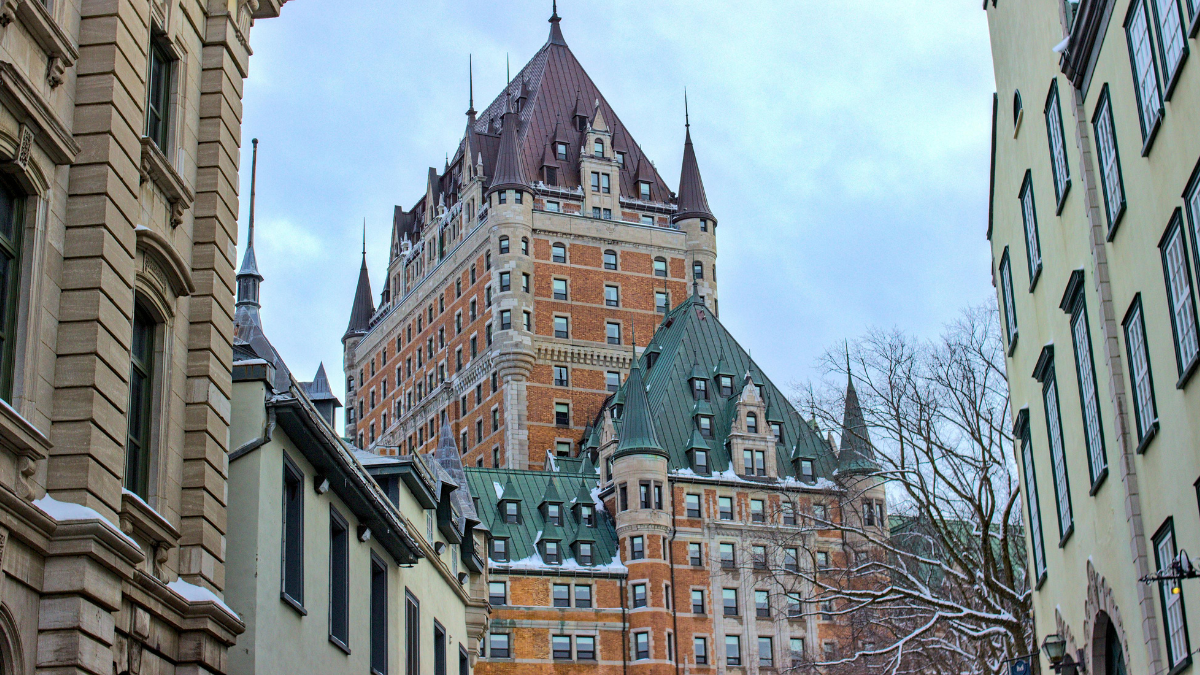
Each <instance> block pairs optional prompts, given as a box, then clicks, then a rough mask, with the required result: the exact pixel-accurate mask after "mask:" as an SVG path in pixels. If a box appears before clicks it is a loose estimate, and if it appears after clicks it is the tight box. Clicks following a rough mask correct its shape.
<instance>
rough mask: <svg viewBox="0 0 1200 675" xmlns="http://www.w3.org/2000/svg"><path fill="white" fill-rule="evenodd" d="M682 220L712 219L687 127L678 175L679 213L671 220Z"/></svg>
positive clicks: (690, 133)
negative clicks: (681, 163) (681, 164)
mask: <svg viewBox="0 0 1200 675" xmlns="http://www.w3.org/2000/svg"><path fill="white" fill-rule="evenodd" d="M684 218H709V219H712V220H714V221H715V220H716V218H714V217H713V214H712V209H710V208H709V207H708V197H706V196H705V194H704V181H703V180H701V179H700V166H699V165H698V164H696V151H695V149H693V148H692V130H691V128H690V126H689V128H688V130H687V133H686V134H685V135H684V141H683V169H682V170H681V171H680V173H679V212H678V213H676V214H675V217H674V218H673V219H672V220H676V221H679V220H683V219H684Z"/></svg>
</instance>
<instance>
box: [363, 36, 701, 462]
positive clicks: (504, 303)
mask: <svg viewBox="0 0 1200 675" xmlns="http://www.w3.org/2000/svg"><path fill="white" fill-rule="evenodd" d="M550 24H551V29H550V37H549V40H547V42H546V44H545V45H544V46H543V47H542V48H541V49H540V50H539V51H538V52H537V53H536V54H535V55H534V56H533V58H532V59H531V60H530V61H529V63H528V64H526V66H525V67H524V68H522V69H521V70H520V71H519V72H518V73H517V74H516V75H515V76H514V77H513V78H512V80H511V82H510V83H509V84H508V85H507V86H506V87H505V88H504V91H503V92H501V93H500V95H499V96H497V97H496V99H495V100H494V101H493V102H492V103H491V104H490V105H489V106H487V107H486V108H485V109H484V110H483V111H482V112H480V113H478V114H477V113H476V111H475V110H474V106H471V108H470V109H469V110H468V111H467V122H466V130H465V133H464V135H463V138H462V141H461V142H460V144H459V146H458V148H457V149H456V150H455V152H454V153H453V156H452V158H451V159H450V160H449V161H448V163H447V164H446V166H445V168H444V169H443V171H442V172H441V173H439V172H438V171H436V170H435V169H432V168H431V169H430V170H429V181H428V184H427V186H426V191H425V194H424V195H422V196H421V198H420V199H419V200H417V202H416V203H415V204H414V205H413V206H412V207H411V208H409V209H407V210H405V209H403V208H400V207H397V208H396V212H395V219H394V223H393V231H392V243H391V250H390V255H389V261H390V262H389V265H388V270H387V278H386V280H385V282H384V288H383V290H382V292H381V294H380V306H379V307H378V308H376V307H375V305H374V298H373V294H372V292H371V284H370V279H369V277H368V274H367V267H366V257H365V251H364V258H363V265H362V270H361V273H360V277H359V282H358V289H357V292H356V294H355V297H354V304H353V308H352V312H351V317H350V322H349V326H348V328H347V330H346V333H345V336H344V337H343V340H342V341H343V344H344V345H345V372H346V398H347V404H346V426H345V433H346V436H347V437H348V438H352V439H354V441H355V442H356V444H357V445H358V446H359V447H360V448H364V449H376V450H377V451H379V452H382V453H389V452H390V453H393V454H399V453H413V452H421V451H423V450H428V449H429V448H431V447H433V445H434V444H435V443H436V442H437V441H436V436H437V431H438V429H440V428H441V425H442V423H443V422H444V421H449V422H451V423H452V424H453V426H454V428H455V430H456V433H457V434H458V441H459V445H460V447H461V448H462V449H463V451H464V453H465V455H466V459H467V462H468V463H469V464H472V465H476V466H487V467H492V468H501V467H503V468H527V467H532V468H540V467H541V466H542V464H543V460H544V458H545V456H546V452H547V451H548V450H549V451H551V452H552V453H553V454H556V455H559V456H566V455H575V454H577V453H578V451H579V448H580V446H581V444H582V443H583V441H584V440H585V435H586V433H585V432H586V431H587V428H588V425H589V424H590V423H591V422H592V420H593V418H594V417H595V415H596V413H597V412H598V411H599V410H600V406H601V404H602V403H603V402H604V400H605V398H606V397H608V396H609V394H611V393H612V392H613V391H615V390H616V389H617V387H618V386H619V385H620V383H621V378H622V373H624V372H627V371H628V369H629V365H630V355H631V354H632V353H633V352H632V350H631V345H633V344H634V341H635V338H638V339H640V340H641V341H642V344H643V345H644V344H645V340H646V339H647V338H648V337H649V336H650V335H651V334H653V333H654V330H655V327H656V326H657V325H658V323H659V322H660V321H661V320H662V317H663V315H664V314H665V313H666V312H667V310H668V309H669V308H671V307H673V306H674V305H677V304H679V303H680V302H681V301H682V300H683V299H685V298H686V297H688V295H690V293H691V291H692V288H693V286H696V288H697V289H698V293H699V295H700V297H702V298H703V299H704V303H705V304H706V305H707V306H708V307H709V308H710V309H711V310H712V311H713V313H714V314H715V313H716V312H717V311H718V305H717V283H716V268H715V264H716V238H715V236H716V227H717V220H716V218H715V217H714V216H713V214H712V212H711V210H710V208H709V206H708V200H707V198H706V197H705V194H704V185H703V183H702V181H701V178H700V171H699V168H698V166H697V163H696V155H695V151H694V150H693V148H692V142H691V135H690V131H689V132H688V133H687V134H686V135H685V143H684V158H683V168H682V172H681V176H680V182H679V192H678V194H676V193H674V192H672V191H671V189H670V188H669V187H668V186H667V183H666V181H664V180H663V178H662V176H661V175H660V174H659V173H658V170H657V169H655V167H654V165H653V164H652V163H651V161H650V159H649V158H648V157H646V155H645V154H644V153H643V152H642V149H641V148H640V147H639V146H638V144H637V142H636V141H635V140H634V138H633V136H632V134H631V133H630V132H629V130H628V129H627V128H626V127H625V125H624V124H622V123H621V120H620V118H618V117H617V114H616V112H615V111H614V110H613V109H612V107H611V106H609V104H608V101H607V100H606V99H605V98H604V96H603V95H602V94H601V93H600V91H599V89H597V87H596V85H595V83H593V82H592V80H591V78H590V77H588V75H587V73H586V72H585V71H584V69H583V66H582V65H580V63H579V61H578V60H576V58H575V55H574V54H572V52H571V50H570V48H569V47H568V46H567V43H566V41H565V40H564V39H563V34H562V31H561V29H560V25H559V17H558V15H557V14H555V15H554V16H552V17H551V19H550ZM639 336H640V337H639Z"/></svg>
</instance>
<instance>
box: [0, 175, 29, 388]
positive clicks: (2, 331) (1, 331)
mask: <svg viewBox="0 0 1200 675" xmlns="http://www.w3.org/2000/svg"><path fill="white" fill-rule="evenodd" d="M23 205H24V201H23V195H21V194H20V193H19V192H17V190H16V189H15V188H14V187H13V185H12V184H11V183H9V182H8V181H0V398H2V399H4V400H5V401H8V400H11V399H12V383H13V361H14V358H15V354H16V352H15V350H14V346H15V344H16V328H17V303H18V302H19V300H20V295H21V294H20V291H19V288H18V285H19V284H20V279H21V230H22V228H21V220H22V215H23V211H24V209H23Z"/></svg>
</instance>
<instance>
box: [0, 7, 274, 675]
mask: <svg viewBox="0 0 1200 675" xmlns="http://www.w3.org/2000/svg"><path fill="white" fill-rule="evenodd" d="M284 1H285V0H218V1H210V2H198V1H196V0H113V1H112V2H90V1H86V0H85V1H83V2H63V1H59V0H53V1H52V0H5V1H3V2H0V36H2V38H3V39H2V40H0V401H2V402H3V404H2V405H0V439H2V440H0V467H2V468H0V570H3V572H2V573H0V588H2V589H3V594H2V598H0V672H3V673H13V674H21V675H26V674H30V673H34V672H39V673H47V672H79V673H82V672H88V673H125V672H130V673H169V672H210V673H223V672H227V666H228V664H227V660H226V659H227V650H228V648H229V646H230V645H232V644H233V643H234V641H235V638H236V636H237V635H238V634H239V633H241V632H242V630H243V629H244V625H243V623H242V621H241V620H240V619H239V617H238V616H236V615H235V614H234V613H233V612H231V611H230V610H229V609H228V606H227V605H226V604H225V603H223V602H222V601H221V595H222V593H223V591H224V589H225V587H226V582H227V576H226V538H225V537H226V531H227V522H228V521H227V518H226V516H227V510H226V504H227V499H228V490H227V475H228V474H227V468H228V465H227V454H228V450H229V445H228V443H229V438H228V432H229V424H230V412H229V411H230V398H231V397H232V395H233V389H232V382H231V369H232V359H231V346H232V344H233V341H234V335H233V313H234V308H233V303H232V299H233V289H234V268H235V265H236V260H235V258H236V254H235V252H236V243H237V240H238V224H237V213H238V209H239V207H238V203H239V198H238V167H239V163H240V138H241V117H240V116H241V109H242V92H243V81H244V79H245V78H246V76H247V73H248V69H249V65H250V53H251V52H250V46H249V39H250V30H251V27H252V25H253V24H254V22H255V21H257V20H259V19H267V18H271V17H277V16H279V14H280V11H281V5H282V4H283V3H284Z"/></svg>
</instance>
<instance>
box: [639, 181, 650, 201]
mask: <svg viewBox="0 0 1200 675" xmlns="http://www.w3.org/2000/svg"><path fill="white" fill-rule="evenodd" d="M638 199H641V200H642V201H650V183H647V182H646V181H639V182H638Z"/></svg>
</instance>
